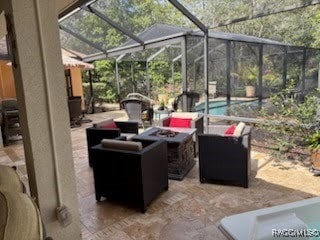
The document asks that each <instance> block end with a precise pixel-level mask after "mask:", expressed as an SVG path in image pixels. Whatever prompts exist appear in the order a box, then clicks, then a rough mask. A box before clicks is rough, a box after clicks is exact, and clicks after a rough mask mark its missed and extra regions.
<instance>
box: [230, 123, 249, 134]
mask: <svg viewBox="0 0 320 240" xmlns="http://www.w3.org/2000/svg"><path fill="white" fill-rule="evenodd" d="M245 127H246V124H245V123H244V122H240V123H239V124H238V125H237V126H236V129H235V130H234V132H233V136H235V137H240V136H241V134H242V132H243V130H244V128H245Z"/></svg>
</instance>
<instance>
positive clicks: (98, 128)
mask: <svg viewBox="0 0 320 240" xmlns="http://www.w3.org/2000/svg"><path fill="white" fill-rule="evenodd" d="M86 134H87V145H88V157H89V165H90V167H91V166H92V160H91V159H92V157H91V147H93V146H95V145H97V144H99V143H100V142H101V140H102V139H112V138H116V137H119V136H120V135H126V137H127V138H130V136H134V135H136V134H138V123H137V122H120V121H113V119H107V120H105V121H103V122H100V123H95V124H93V126H92V127H90V128H87V129H86Z"/></svg>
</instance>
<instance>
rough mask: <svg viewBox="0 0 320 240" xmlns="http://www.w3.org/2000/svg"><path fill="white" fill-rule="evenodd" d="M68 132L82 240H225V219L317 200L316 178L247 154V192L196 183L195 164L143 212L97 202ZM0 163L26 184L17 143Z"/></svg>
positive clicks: (78, 144)
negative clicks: (15, 168)
mask: <svg viewBox="0 0 320 240" xmlns="http://www.w3.org/2000/svg"><path fill="white" fill-rule="evenodd" d="M88 117H89V118H90V119H92V120H93V122H99V121H101V120H104V119H106V118H108V117H113V118H115V119H125V113H124V112H123V111H114V112H106V113H101V114H94V115H88ZM91 124H92V123H87V124H83V125H82V126H81V127H79V128H73V129H71V137H72V145H73V157H74V166H75V172H76V178H77V193H78V200H79V206H80V219H81V227H82V238H83V239H85V240H89V239H96V240H98V239H99V240H100V239H101V240H102V239H117V240H118V239H123V240H134V239H137V240H144V239H146V240H147V239H148V240H152V239H160V240H172V239H174V240H179V239H181V240H182V239H183V240H188V239H192V240H194V239H199V240H200V239H201V240H206V239H217V240H220V239H221V240H224V239H226V238H225V236H224V235H223V234H222V233H221V232H220V230H219V229H218V226H219V221H220V220H221V219H222V218H223V217H225V216H228V215H232V214H237V213H241V212H245V211H249V210H255V209H259V208H263V207H269V206H274V205H277V204H282V203H288V202H293V201H297V200H301V199H305V198H309V197H313V196H319V194H320V188H319V187H318V186H319V184H320V178H317V177H314V176H312V174H311V173H309V171H308V168H306V167H304V166H303V165H299V164H294V163H291V162H289V161H283V162H279V161H274V160H273V159H272V158H271V157H270V156H269V155H268V154H265V153H260V152H255V151H253V152H252V176H251V181H250V185H249V188H248V189H244V188H242V187H236V186H225V185H215V184H200V182H199V175H198V164H196V166H195V167H194V168H193V169H192V170H191V171H190V172H189V174H188V175H187V176H186V178H185V179H184V180H183V181H172V180H170V181H169V190H168V191H167V192H165V193H163V194H161V195H160V196H159V197H158V198H157V199H156V200H155V201H154V202H153V203H152V204H151V205H150V206H149V208H148V211H147V212H146V213H145V214H141V213H140V212H139V210H138V209H133V208H129V207H127V206H123V205H121V204H117V203H114V202H108V201H103V202H100V203H97V202H96V200H95V195H94V181H93V174H92V169H91V168H90V167H89V165H88V159H87V145H86V137H85V128H86V127H88V126H91ZM0 164H7V165H16V166H18V173H19V175H20V176H21V178H22V180H23V182H24V183H25V184H27V176H26V169H25V163H24V154H23V146H22V142H21V141H20V142H16V143H14V144H12V145H10V146H9V147H6V148H5V149H4V150H1V151H0Z"/></svg>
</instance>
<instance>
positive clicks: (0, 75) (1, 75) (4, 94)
mask: <svg viewBox="0 0 320 240" xmlns="http://www.w3.org/2000/svg"><path fill="white" fill-rule="evenodd" d="M7 64H8V61H3V60H0V98H1V99H4V98H16V89H15V85H14V77H13V72H12V67H11V66H10V65H9V66H8V65H7Z"/></svg>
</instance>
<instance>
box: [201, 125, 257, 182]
mask: <svg viewBox="0 0 320 240" xmlns="http://www.w3.org/2000/svg"><path fill="white" fill-rule="evenodd" d="M229 127H230V126H225V125H216V126H210V127H209V133H208V134H199V136H198V141H199V175H200V182H201V183H203V182H211V181H219V182H229V183H240V184H241V186H243V187H245V188H247V187H248V182H249V175H250V150H251V127H248V126H246V127H244V129H243V131H242V133H240V135H239V136H234V135H225V133H226V130H228V128H229Z"/></svg>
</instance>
